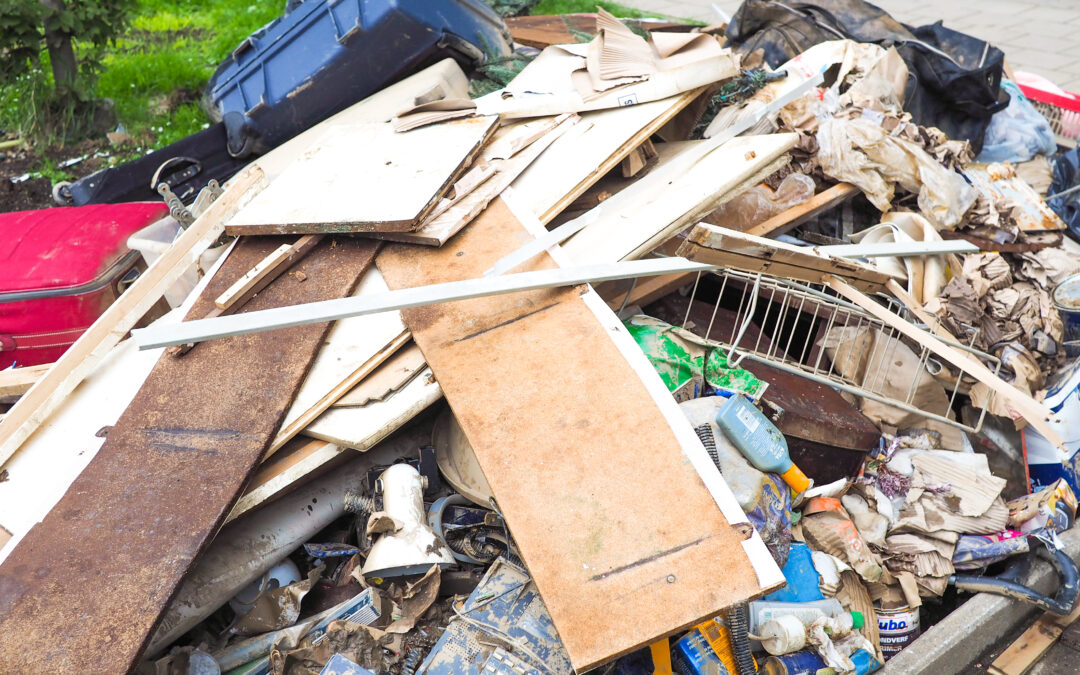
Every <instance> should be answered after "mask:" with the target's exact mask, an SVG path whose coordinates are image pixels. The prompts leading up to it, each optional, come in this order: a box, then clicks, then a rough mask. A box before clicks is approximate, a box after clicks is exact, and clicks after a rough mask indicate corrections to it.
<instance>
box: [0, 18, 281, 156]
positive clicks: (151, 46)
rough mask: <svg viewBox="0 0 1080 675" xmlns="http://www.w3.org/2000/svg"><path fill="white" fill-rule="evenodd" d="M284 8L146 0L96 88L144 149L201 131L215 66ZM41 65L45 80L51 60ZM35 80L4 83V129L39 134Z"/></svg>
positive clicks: (0, 124) (0, 102)
mask: <svg viewBox="0 0 1080 675" xmlns="http://www.w3.org/2000/svg"><path fill="white" fill-rule="evenodd" d="M282 8H283V5H282V3H280V2H268V1H266V0H141V2H140V3H139V6H138V9H137V10H136V13H135V15H134V16H133V17H132V21H131V26H130V28H129V29H128V31H127V32H126V34H125V35H123V36H122V37H120V38H118V39H117V40H116V41H115V43H114V44H112V45H110V46H109V47H108V48H107V50H106V52H105V56H104V59H103V60H102V63H101V72H100V75H99V78H98V80H97V83H96V85H95V87H94V92H93V93H94V94H95V95H96V96H99V97H104V98H109V99H111V100H112V101H113V103H114V104H115V110H116V116H117V120H118V122H119V123H120V125H121V126H122V127H123V128H124V130H125V131H127V133H128V134H129V135H131V136H132V138H134V139H135V142H136V144H137V145H138V146H140V147H142V148H145V149H152V148H159V147H163V146H165V145H168V144H169V143H172V142H174V141H176V140H179V139H181V138H183V137H185V136H188V135H190V134H192V133H195V132H196V131H199V130H200V129H203V128H205V127H206V126H207V124H208V123H209V120H208V119H207V117H206V114H205V112H203V110H202V108H201V105H200V102H199V97H200V95H201V93H202V89H203V86H204V85H205V84H206V82H207V80H208V79H209V78H210V75H211V74H213V72H214V69H215V68H217V65H218V64H219V63H220V62H221V61H222V59H224V58H225V57H226V56H228V54H229V53H230V52H231V51H232V50H233V49H234V48H235V47H236V46H237V45H238V44H240V42H241V41H243V39H244V38H245V37H247V36H248V35H249V34H250V33H252V32H253V31H255V30H256V29H258V28H260V27H261V26H263V25H264V24H266V23H267V22H268V21H271V20H272V19H274V18H276V17H277V16H279V15H280V14H281V11H282ZM41 69H42V71H43V72H44V73H46V76H45V79H46V81H47V80H48V79H49V78H48V75H47V74H48V73H49V67H48V63H47V58H46V59H45V62H44V63H42V65H41ZM32 80H33V78H22V79H21V80H20V81H19V82H18V83H16V84H15V85H14V86H9V87H4V88H0V128H2V129H3V130H4V131H6V132H8V133H22V134H27V133H28V132H29V133H30V135H32V136H33V135H34V130H32V129H28V128H27V124H28V121H29V119H30V117H31V115H30V114H29V110H28V106H33V105H35V104H36V101H37V100H39V99H40V97H41V95H42V92H41V89H40V85H38V86H36V87H35V86H34V84H33V82H32ZM35 140H39V141H40V140H42V139H41V138H38V139H35ZM44 140H45V141H46V143H47V144H50V145H51V144H55V143H56V142H57V141H58V139H55V138H49V137H47V138H45V139H44ZM43 168H44V167H43Z"/></svg>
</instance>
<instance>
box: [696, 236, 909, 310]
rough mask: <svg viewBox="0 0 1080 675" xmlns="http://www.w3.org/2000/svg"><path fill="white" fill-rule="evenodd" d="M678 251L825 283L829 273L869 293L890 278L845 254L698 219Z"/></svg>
mask: <svg viewBox="0 0 1080 675" xmlns="http://www.w3.org/2000/svg"><path fill="white" fill-rule="evenodd" d="M677 255H681V256H685V257H687V258H689V259H690V260H696V261H698V262H706V263H711V264H714V265H723V266H726V267H734V268H735V269H740V270H744V271H747V272H762V273H764V274H771V275H773V276H778V277H786V278H789V279H798V280H799V281H807V282H810V283H815V284H823V283H828V278H827V277H828V276H829V275H835V276H838V277H843V278H844V279H847V280H848V281H849V282H850V283H851V284H853V285H854V286H855V287H856V288H858V289H859V290H862V291H867V292H870V293H878V292H885V290H886V285H887V284H888V282H889V280H890V279H891V278H892V277H890V276H889V275H888V274H886V273H884V272H881V271H879V270H877V269H876V268H873V267H869V266H867V265H863V264H862V263H859V262H856V261H854V260H848V259H846V258H836V257H833V256H829V255H826V254H825V253H822V252H821V251H820V249H817V248H803V247H801V246H795V245H793V244H786V243H784V242H779V241H774V240H772V239H766V238H764V237H755V236H754V235H751V234H746V233H743V232H738V231H736V230H729V229H727V228H726V227H720V226H719V225H709V224H708V223H698V224H697V225H696V226H694V229H693V230H691V231H690V233H689V234H688V235H687V237H686V240H685V241H684V242H683V243H682V245H681V246H680V247H679V250H678V251H677Z"/></svg>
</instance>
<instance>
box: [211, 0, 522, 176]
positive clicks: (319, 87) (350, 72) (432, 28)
mask: <svg viewBox="0 0 1080 675" xmlns="http://www.w3.org/2000/svg"><path fill="white" fill-rule="evenodd" d="M510 52H511V39H510V34H509V31H507V29H506V24H504V23H503V21H502V19H501V18H499V16H498V15H497V14H495V12H494V11H492V10H491V8H490V7H488V6H487V5H486V4H485V3H484V2H482V0H306V1H305V2H301V3H299V4H296V5H295V7H292V8H291V11H288V12H287V13H286V14H285V15H284V16H282V17H280V18H278V19H275V20H274V21H272V22H270V23H269V24H267V25H266V26H265V27H263V28H261V29H260V30H258V31H256V32H255V33H253V34H252V35H251V36H249V37H248V38H247V39H246V40H244V42H243V43H241V44H240V46H239V47H237V48H236V50H235V51H233V53H232V55H231V56H229V57H228V58H227V59H226V60H225V61H224V62H222V64H221V65H220V66H218V69H217V71H216V72H215V73H214V75H213V77H211V78H210V82H209V84H208V85H207V89H206V94H205V97H204V103H205V105H206V108H207V111H208V112H209V113H210V116H211V117H212V118H214V119H215V120H222V121H224V123H225V128H226V132H227V134H228V143H229V153H230V154H231V155H233V156H234V157H245V156H248V155H251V154H256V153H262V152H266V151H267V150H269V149H270V148H273V147H274V146H276V145H278V144H280V143H282V142H284V141H286V140H288V139H289V138H291V137H292V136H295V135H296V134H298V133H299V132H301V131H303V130H304V129H307V128H308V127H310V126H311V125H313V124H315V123H316V122H319V121H321V120H323V119H325V118H327V117H329V116H330V115H333V114H334V113H336V112H338V111H340V110H343V109H344V108H346V107H348V106H349V105H351V104H353V103H355V102H357V101H359V100H361V99H363V98H365V97H367V96H369V95H371V94H372V93H374V92H376V91H378V90H379V89H382V88H383V87H386V86H387V85H389V84H391V83H393V82H396V81H397V80H400V79H401V78H403V77H404V76H406V75H408V74H410V73H412V72H415V71H416V70H419V69H420V68H423V67H426V66H428V65H431V64H432V63H434V62H436V61H438V60H441V59H444V58H446V57H448V56H449V57H453V58H455V59H456V60H458V61H459V62H460V63H461V64H462V65H463V66H464V67H465V68H468V67H470V66H473V65H478V64H479V63H481V62H483V61H484V60H485V59H486V58H497V57H500V56H506V55H508V54H510Z"/></svg>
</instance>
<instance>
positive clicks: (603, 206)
mask: <svg viewBox="0 0 1080 675" xmlns="http://www.w3.org/2000/svg"><path fill="white" fill-rule="evenodd" d="M796 140H797V136H796V135H795V134H770V135H767V136H740V137H738V138H733V139H731V140H729V141H727V142H723V141H722V140H720V139H717V140H716V141H713V140H704V141H684V142H681V143H665V144H663V145H662V146H658V149H659V150H660V158H659V160H660V161H659V163H658V164H657V165H656V166H655V167H653V168H652V170H650V171H649V172H648V173H647V174H645V175H644V176H643V177H642V178H641V179H640V180H639V181H637V182H636V183H634V184H633V185H631V186H630V187H628V188H626V189H623V190H622V191H620V192H618V193H616V194H615V195H613V196H612V197H610V198H609V199H607V200H605V201H603V202H600V204H599V205H598V206H596V207H595V208H593V209H592V210H590V211H588V212H586V213H584V214H582V215H581V216H578V218H577V219H575V220H577V221H578V222H581V223H588V225H586V226H585V227H584V228H583V229H582V230H581V231H580V232H578V233H577V234H576V235H574V236H573V237H571V238H570V239H569V240H568V241H566V242H565V243H564V244H563V250H564V251H565V252H566V253H567V255H569V256H570V259H571V260H573V261H574V262H576V263H578V264H582V263H584V262H585V261H588V260H591V259H592V256H594V255H595V251H597V250H602V251H610V252H612V254H613V256H614V259H615V260H626V259H628V258H635V257H640V256H641V255H644V254H645V253H647V252H648V251H650V250H652V249H653V248H655V247H656V246H658V245H660V244H661V243H663V241H664V240H665V239H667V238H669V237H671V236H673V235H674V234H675V233H677V232H678V231H679V230H681V229H683V228H684V227H687V226H689V225H692V224H694V223H695V222H697V220H699V219H700V218H702V217H703V216H704V215H705V214H707V213H709V212H710V211H712V210H713V209H715V208H716V205H717V204H718V203H720V202H721V201H723V199H724V198H725V197H726V196H729V195H730V193H732V192H733V191H734V190H736V189H737V188H739V187H740V186H741V185H743V184H744V183H746V182H747V181H749V180H751V179H756V178H757V177H758V176H759V175H760V174H761V173H764V172H765V171H769V172H771V169H772V167H773V165H774V163H775V162H777V161H784V159H783V158H784V157H785V155H786V153H787V151H788V150H790V149H791V148H792V147H794V145H795V142H796ZM569 225H570V223H567V226H569Z"/></svg>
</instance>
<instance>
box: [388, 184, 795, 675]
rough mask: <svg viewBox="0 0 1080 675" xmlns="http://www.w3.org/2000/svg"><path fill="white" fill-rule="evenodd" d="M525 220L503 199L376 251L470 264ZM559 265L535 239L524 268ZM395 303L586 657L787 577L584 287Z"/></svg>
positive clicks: (409, 280) (584, 661) (408, 281)
mask: <svg viewBox="0 0 1080 675" xmlns="http://www.w3.org/2000/svg"><path fill="white" fill-rule="evenodd" d="M518 213H524V212H523V211H518ZM533 225H535V227H534V228H533V229H534V230H535V229H541V230H542V228H539V225H538V224H536V223H535V221H534V223H533ZM535 234H536V233H535V231H532V230H529V229H526V227H525V226H523V225H522V224H521V222H520V221H519V220H518V219H517V218H516V217H515V216H514V214H513V213H512V212H511V211H510V210H509V208H508V207H507V205H506V202H505V201H504V200H503V199H502V198H500V199H497V200H495V201H494V202H493V203H492V205H491V206H489V207H488V209H487V210H486V211H485V212H484V213H483V214H481V215H480V216H479V217H478V218H477V219H476V220H474V221H473V222H472V223H471V224H470V225H469V226H468V227H466V228H465V229H464V230H462V232H461V233H459V234H458V236H457V237H455V238H454V239H453V240H451V241H450V242H449V243H448V244H447V245H446V246H444V247H442V248H440V249H424V250H421V249H419V248H418V247H407V246H401V245H394V246H391V247H388V248H387V249H385V250H384V251H383V252H381V253H380V255H379V257H378V259H377V264H378V266H379V269H380V271H381V272H382V273H383V277H384V278H385V279H386V282H387V284H388V285H389V286H390V288H391V289H395V288H405V287H413V286H420V285H424V284H433V283H441V282H448V281H455V280H460V279H467V278H475V277H478V276H480V275H481V273H482V272H483V270H486V269H488V268H489V267H490V266H491V265H492V264H493V263H494V262H495V261H497V260H498V259H500V258H501V257H502V256H504V255H506V254H507V253H510V252H511V251H514V250H516V249H517V248H519V247H520V246H522V245H523V244H525V243H526V242H527V241H529V240H530V239H532V238H533V237H534V236H535ZM556 253H557V252H556ZM555 266H556V263H555V260H554V259H553V258H552V257H551V256H550V255H548V254H544V255H541V256H537V257H535V258H533V259H532V260H530V261H529V262H527V263H525V264H524V265H523V266H522V267H523V268H524V269H523V270H522V271H529V270H535V269H545V268H552V267H555ZM402 315H403V317H404V319H405V323H406V325H407V326H408V327H409V328H410V329H411V330H412V332H413V336H414V339H415V341H416V344H417V345H419V347H420V349H421V350H422V351H423V353H424V356H425V358H426V359H427V362H428V364H429V366H430V367H431V369H432V371H433V372H434V374H435V376H436V377H437V378H438V382H439V385H440V386H441V387H442V390H443V392H444V394H445V396H446V398H447V400H448V401H449V403H450V405H451V407H452V408H453V410H454V413H455V415H456V416H457V419H458V420H459V422H460V423H461V426H462V429H463V430H464V432H465V434H466V436H468V438H469V441H470V443H471V445H472V446H473V449H474V451H475V453H476V458H477V461H478V462H479V464H480V466H481V468H482V469H483V472H484V475H485V477H486V478H487V481H488V483H489V484H490V485H491V488H492V491H493V492H494V494H495V499H496V501H497V502H498V504H499V508H500V510H501V511H502V513H503V514H504V515H505V516H506V518H507V522H508V524H509V526H510V529H511V531H512V533H513V536H514V538H515V541H516V542H517V543H518V545H519V547H520V550H521V552H522V554H523V557H524V559H525V562H526V563H527V564H528V566H529V570H530V572H531V573H532V575H533V578H534V580H535V581H536V584H537V587H538V588H539V590H540V593H541V595H542V597H543V599H544V603H545V605H546V606H547V608H548V610H549V611H550V613H551V617H552V620H553V621H554V623H555V627H556V629H557V630H558V632H559V635H560V636H561V638H562V640H563V643H564V645H565V647H566V649H567V652H568V653H569V654H570V657H571V660H572V662H573V665H574V667H575V668H576V669H577V670H578V671H579V672H581V671H584V670H587V669H589V668H591V667H593V666H595V665H598V664H600V663H603V662H605V661H607V660H610V659H612V658H615V657H617V656H619V655H621V654H624V653H627V652H630V651H632V650H633V649H636V648H637V647H639V646H641V645H645V644H649V643H651V642H653V641H654V640H655V639H656V638H658V637H659V636H662V635H666V634H670V633H673V632H675V631H677V630H679V629H681V628H683V627H686V626H690V625H692V624H694V623H696V622H698V621H701V620H704V619H706V618H708V617H712V616H716V615H717V614H719V613H720V612H721V611H722V610H724V609H725V608H727V607H729V606H731V605H732V604H735V603H738V602H742V601H745V600H747V599H750V598H753V597H756V596H758V595H760V594H762V593H764V592H766V590H767V589H768V588H772V587H775V586H777V585H779V584H780V583H782V581H783V580H782V576H781V575H780V574H779V570H778V569H777V568H776V566H775V564H774V563H773V562H772V560H771V558H769V556H768V553H767V552H765V548H764V545H763V544H762V543H761V540H760V537H758V536H757V534H756V533H754V532H753V529H752V528H751V527H750V526H749V524H748V523H747V522H746V520H745V516H744V515H743V513H742V511H741V510H740V509H739V508H738V505H737V503H736V502H735V500H734V496H733V495H732V493H731V491H730V489H729V488H728V487H727V486H726V484H725V483H724V482H723V479H722V478H721V477H720V474H719V472H718V471H717V470H716V469H715V467H714V466H713V465H712V464H711V463H710V461H709V459H708V455H707V454H706V453H705V450H704V448H703V447H702V446H701V444H700V442H699V441H698V440H697V437H696V436H695V435H694V433H693V430H692V429H691V428H690V425H689V423H688V422H687V421H686V419H685V418H684V417H683V416H682V414H681V413H680V412H679V410H678V406H677V405H676V404H675V402H674V400H673V399H672V398H671V396H670V394H669V393H668V392H667V390H666V388H664V386H663V384H662V382H660V380H659V377H658V376H657V375H656V373H655V372H654V371H653V370H652V369H651V367H650V366H649V365H648V361H647V359H646V358H645V357H644V355H643V354H642V353H641V351H640V350H639V349H638V348H637V347H636V345H635V344H634V343H633V341H632V338H630V336H629V335H628V334H627V333H626V331H625V329H624V328H622V326H621V324H619V322H618V319H617V318H616V317H615V315H614V314H612V313H611V311H610V310H609V309H608V308H607V307H606V306H605V305H603V302H602V301H601V300H600V299H599V296H597V295H596V294H595V293H594V292H593V291H592V290H591V289H590V288H589V287H588V286H579V287H574V288H561V289H547V290H538V291H529V292H521V293H515V294H510V295H504V296H498V297H486V298H476V299H472V300H466V301H460V302H453V303H445V304H439V305H432V306H428V307H422V308H415V309H409V310H404V311H403V312H402Z"/></svg>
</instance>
